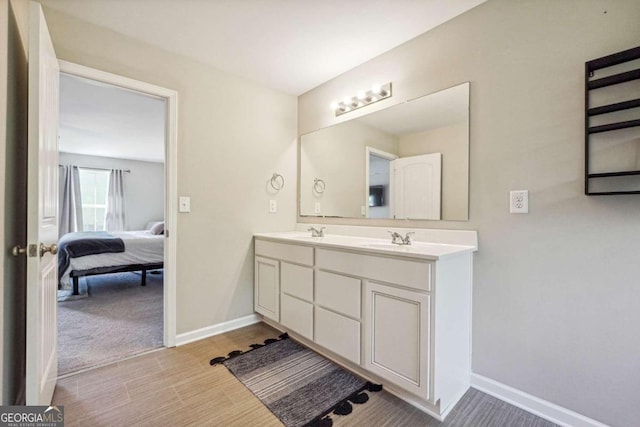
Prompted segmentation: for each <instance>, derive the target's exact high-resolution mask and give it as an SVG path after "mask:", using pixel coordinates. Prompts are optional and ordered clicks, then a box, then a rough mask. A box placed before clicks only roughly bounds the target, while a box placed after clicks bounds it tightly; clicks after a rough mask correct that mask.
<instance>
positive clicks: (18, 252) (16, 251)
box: [11, 245, 27, 256]
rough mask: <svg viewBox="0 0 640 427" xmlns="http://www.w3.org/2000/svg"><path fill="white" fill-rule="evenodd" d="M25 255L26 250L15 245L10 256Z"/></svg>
mask: <svg viewBox="0 0 640 427" xmlns="http://www.w3.org/2000/svg"><path fill="white" fill-rule="evenodd" d="M26 253H27V248H23V247H22V246H19V245H15V246H14V247H13V248H11V254H12V255H13V256H18V255H22V254H26Z"/></svg>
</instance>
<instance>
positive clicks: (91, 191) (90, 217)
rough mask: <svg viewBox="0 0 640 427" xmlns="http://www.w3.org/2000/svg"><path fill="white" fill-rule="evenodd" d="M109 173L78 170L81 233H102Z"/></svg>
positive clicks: (106, 171) (105, 171)
mask: <svg viewBox="0 0 640 427" xmlns="http://www.w3.org/2000/svg"><path fill="white" fill-rule="evenodd" d="M108 188H109V171H108V170H96V169H83V168H80V195H81V197H82V221H83V223H84V229H83V231H104V229H105V218H106V215H107V189H108Z"/></svg>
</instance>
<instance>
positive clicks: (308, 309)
mask: <svg viewBox="0 0 640 427" xmlns="http://www.w3.org/2000/svg"><path fill="white" fill-rule="evenodd" d="M280 318H281V321H280V323H282V324H283V325H284V326H286V327H287V328H289V329H291V330H292V331H294V332H297V333H299V334H300V335H302V336H303V337H305V338H307V339H310V340H313V304H310V303H308V302H304V301H301V300H299V299H297V298H293V297H290V296H289V295H286V294H283V295H282V310H281V313H280Z"/></svg>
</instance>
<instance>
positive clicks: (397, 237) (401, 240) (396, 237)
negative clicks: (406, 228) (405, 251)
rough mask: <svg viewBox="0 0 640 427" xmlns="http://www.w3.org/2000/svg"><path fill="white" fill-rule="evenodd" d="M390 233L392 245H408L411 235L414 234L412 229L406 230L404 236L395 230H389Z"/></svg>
mask: <svg viewBox="0 0 640 427" xmlns="http://www.w3.org/2000/svg"><path fill="white" fill-rule="evenodd" d="M389 233H391V243H393V244H394V245H410V244H411V235H412V234H415V233H414V232H413V231H410V232H408V233H407V234H406V235H405V236H404V237H402V235H401V234H400V233H398V232H397V231H389Z"/></svg>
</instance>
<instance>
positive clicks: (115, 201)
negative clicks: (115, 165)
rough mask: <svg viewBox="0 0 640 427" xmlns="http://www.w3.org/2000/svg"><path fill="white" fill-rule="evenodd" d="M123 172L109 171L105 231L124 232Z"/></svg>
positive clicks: (117, 170) (118, 170)
mask: <svg viewBox="0 0 640 427" xmlns="http://www.w3.org/2000/svg"><path fill="white" fill-rule="evenodd" d="M124 173H125V172H124V171H123V170H120V169H111V173H110V174H109V192H108V194H107V219H106V228H107V231H124V230H125V228H126V221H125V216H124V211H125V207H124V179H123V178H124Z"/></svg>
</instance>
